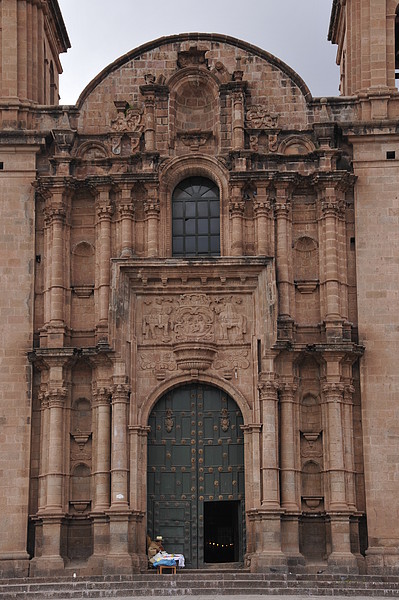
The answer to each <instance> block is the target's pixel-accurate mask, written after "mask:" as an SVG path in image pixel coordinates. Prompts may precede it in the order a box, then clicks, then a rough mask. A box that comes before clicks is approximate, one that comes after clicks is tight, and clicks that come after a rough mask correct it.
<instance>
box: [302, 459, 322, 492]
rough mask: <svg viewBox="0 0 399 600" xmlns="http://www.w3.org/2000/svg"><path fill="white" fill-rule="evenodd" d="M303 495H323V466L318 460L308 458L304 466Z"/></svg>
mask: <svg viewBox="0 0 399 600" xmlns="http://www.w3.org/2000/svg"><path fill="white" fill-rule="evenodd" d="M301 488H302V491H301V495H302V497H306V498H309V497H312V496H316V497H317V496H322V495H323V489H322V473H321V466H320V464H319V462H317V461H316V460H308V461H306V462H305V463H304V465H303V467H302V483H301Z"/></svg>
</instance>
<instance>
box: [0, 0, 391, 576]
mask: <svg viewBox="0 0 399 600" xmlns="http://www.w3.org/2000/svg"><path fill="white" fill-rule="evenodd" d="M398 14H399V10H398V4H397V2H396V1H395V0H373V2H372V3H371V2H364V1H361V0H346V2H345V1H344V0H333V3H332V13H331V21H330V30H329V38H330V40H331V41H332V42H333V43H334V44H337V47H338V53H337V62H338V64H339V65H340V69H341V96H338V97H336V98H313V97H312V95H311V93H310V91H309V89H308V88H307V86H306V84H305V83H304V82H303V80H302V79H301V78H300V77H299V76H298V75H297V74H296V73H295V72H294V71H293V70H292V69H290V68H289V67H288V66H287V65H286V64H284V63H283V62H281V61H280V60H279V59H277V58H276V57H274V56H272V55H271V54H269V53H267V52H266V51H264V50H262V49H260V48H257V47H254V46H252V45H250V44H248V43H245V42H243V41H241V40H238V39H235V38H230V37H228V36H225V35H219V34H198V33H195V34H181V35H175V36H169V37H165V38H161V39H159V40H155V41H153V42H149V43H147V44H145V45H144V46H141V47H140V48H137V49H135V50H133V51H131V52H130V53H128V54H126V55H124V56H123V57H121V58H120V59H118V60H117V61H115V62H114V63H112V64H111V65H109V66H108V67H106V68H105V69H104V70H103V71H102V72H101V73H100V74H99V75H98V76H97V77H96V78H95V79H94V80H93V81H92V82H91V83H89V85H88V86H87V87H86V88H85V90H84V91H83V92H82V94H81V96H80V98H79V100H78V102H77V104H76V106H59V105H58V76H59V74H60V73H61V64H60V61H59V55H60V54H61V53H62V52H65V51H67V49H68V47H69V39H68V35H67V32H66V28H65V24H64V22H63V19H62V15H61V12H60V9H59V6H58V2H57V0H45V1H42V2H36V1H35V0H18V1H17V0H2V2H1V4H0V19H1V31H2V35H1V45H2V46H1V47H2V64H1V72H0V82H1V94H0V99H1V104H0V112H1V130H0V155H1V156H0V190H1V202H0V217H1V219H0V222H1V235H0V243H1V248H2V253H1V254H2V261H1V273H2V282H3V286H2V291H1V293H0V307H1V315H2V347H1V354H0V373H1V381H2V385H1V386H0V407H1V415H0V423H1V430H0V457H1V469H0V474H1V482H2V484H1V487H0V507H1V511H2V519H1V525H0V527H1V536H0V573H1V574H2V576H3V577H7V576H26V575H27V574H30V575H32V576H41V575H47V574H62V573H66V572H68V568H70V566H71V565H73V568H74V570H75V571H76V570H78V571H79V572H80V573H82V574H102V573H129V572H132V571H139V570H141V569H146V568H147V557H146V544H147V543H148V542H147V540H148V537H150V538H151V539H153V538H155V537H156V536H157V535H162V536H163V539H164V545H165V547H166V548H167V550H169V551H173V552H180V553H183V554H184V555H185V558H186V565H187V566H188V567H191V568H207V567H212V566H215V565H219V566H222V565H225V566H228V567H232V566H234V567H237V568H239V567H240V566H245V567H247V568H250V569H251V570H252V571H254V572H257V571H265V572H267V571H269V570H270V569H273V570H275V569H277V570H281V571H287V570H288V569H289V570H290V571H292V570H299V571H306V570H312V569H313V570H314V569H315V568H319V566H321V567H322V568H323V569H325V570H327V571H328V570H330V571H332V572H342V573H382V574H390V573H398V572H399V519H398V518H397V517H398V513H399V502H398V497H399V452H398V439H399V419H398V414H399V413H398V411H399V409H398V407H399V392H398V388H399V373H398V359H397V356H398V351H399V319H398V314H399V313H398V295H399V290H398V281H399V273H398V271H399V228H398V224H399V201H398V192H397V189H398V183H399V181H398V180H399V175H398V162H397V161H398V159H399V136H398V131H397V122H398V117H399V96H398V91H397V89H396V86H395V68H396V67H397V64H395V57H396V55H397V54H398V51H399V42H398V39H399V35H398V26H397V21H398V20H399V17H398V16H397V15H398ZM398 55H399V54H398ZM396 153H398V156H396Z"/></svg>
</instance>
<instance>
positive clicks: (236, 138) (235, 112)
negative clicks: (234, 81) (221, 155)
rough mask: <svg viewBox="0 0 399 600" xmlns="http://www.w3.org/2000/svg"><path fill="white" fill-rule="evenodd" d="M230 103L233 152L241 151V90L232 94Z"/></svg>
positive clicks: (242, 96)
mask: <svg viewBox="0 0 399 600" xmlns="http://www.w3.org/2000/svg"><path fill="white" fill-rule="evenodd" d="M232 102H233V106H232V126H233V150H243V149H244V145H245V141H244V93H243V91H242V90H237V91H234V92H233V95H232Z"/></svg>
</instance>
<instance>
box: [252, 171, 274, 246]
mask: <svg viewBox="0 0 399 600" xmlns="http://www.w3.org/2000/svg"><path fill="white" fill-rule="evenodd" d="M268 186H269V182H261V183H258V184H257V190H256V199H255V200H254V214H255V230H256V235H255V248H256V254H257V256H273V251H272V249H271V247H270V239H271V231H270V200H269V198H268V195H267V190H268Z"/></svg>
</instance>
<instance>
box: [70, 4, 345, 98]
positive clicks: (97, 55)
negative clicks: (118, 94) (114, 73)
mask: <svg viewBox="0 0 399 600" xmlns="http://www.w3.org/2000/svg"><path fill="white" fill-rule="evenodd" d="M59 4H60V7H61V10H62V13H63V16H64V21H65V24H66V27H67V30H68V34H69V38H70V40H71V45H72V48H71V49H70V50H68V53H67V54H63V55H61V60H62V65H63V69H64V73H63V75H62V76H61V82H60V89H61V103H62V104H75V102H76V100H77V99H78V97H79V94H80V93H81V92H82V90H83V89H84V88H85V87H86V85H87V84H88V83H89V82H90V81H91V80H92V79H93V77H95V76H96V75H97V73H99V72H100V71H102V69H103V68H104V67H106V66H107V65H108V64H109V63H111V62H113V61H114V60H115V59H116V58H118V57H119V56H121V55H122V54H125V53H126V52H128V51H129V50H133V49H134V48H136V47H137V46H140V45H141V44H144V43H145V42H149V41H151V40H154V39H156V38H158V37H161V36H164V35H171V34H175V33H183V32H192V31H200V32H207V33H224V34H227V35H231V36H233V37H236V38H240V39H242V40H244V41H247V42H250V43H251V44H254V45H255V46H259V47H260V48H263V49H264V50H267V51H268V52H271V53H272V54H274V55H275V56H277V57H278V58H280V59H281V60H283V61H284V62H286V63H287V64H288V65H289V66H290V67H292V68H293V69H294V70H295V71H297V73H299V75H300V76H301V77H302V78H303V79H304V81H305V82H306V84H307V85H308V87H309V88H310V91H311V92H312V94H313V96H337V95H338V80H339V71H338V67H337V66H336V64H335V57H336V47H335V46H333V45H332V44H331V43H330V42H327V33H328V26H329V19H330V12H331V5H332V0H112V2H110V1H109V0H59Z"/></svg>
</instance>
